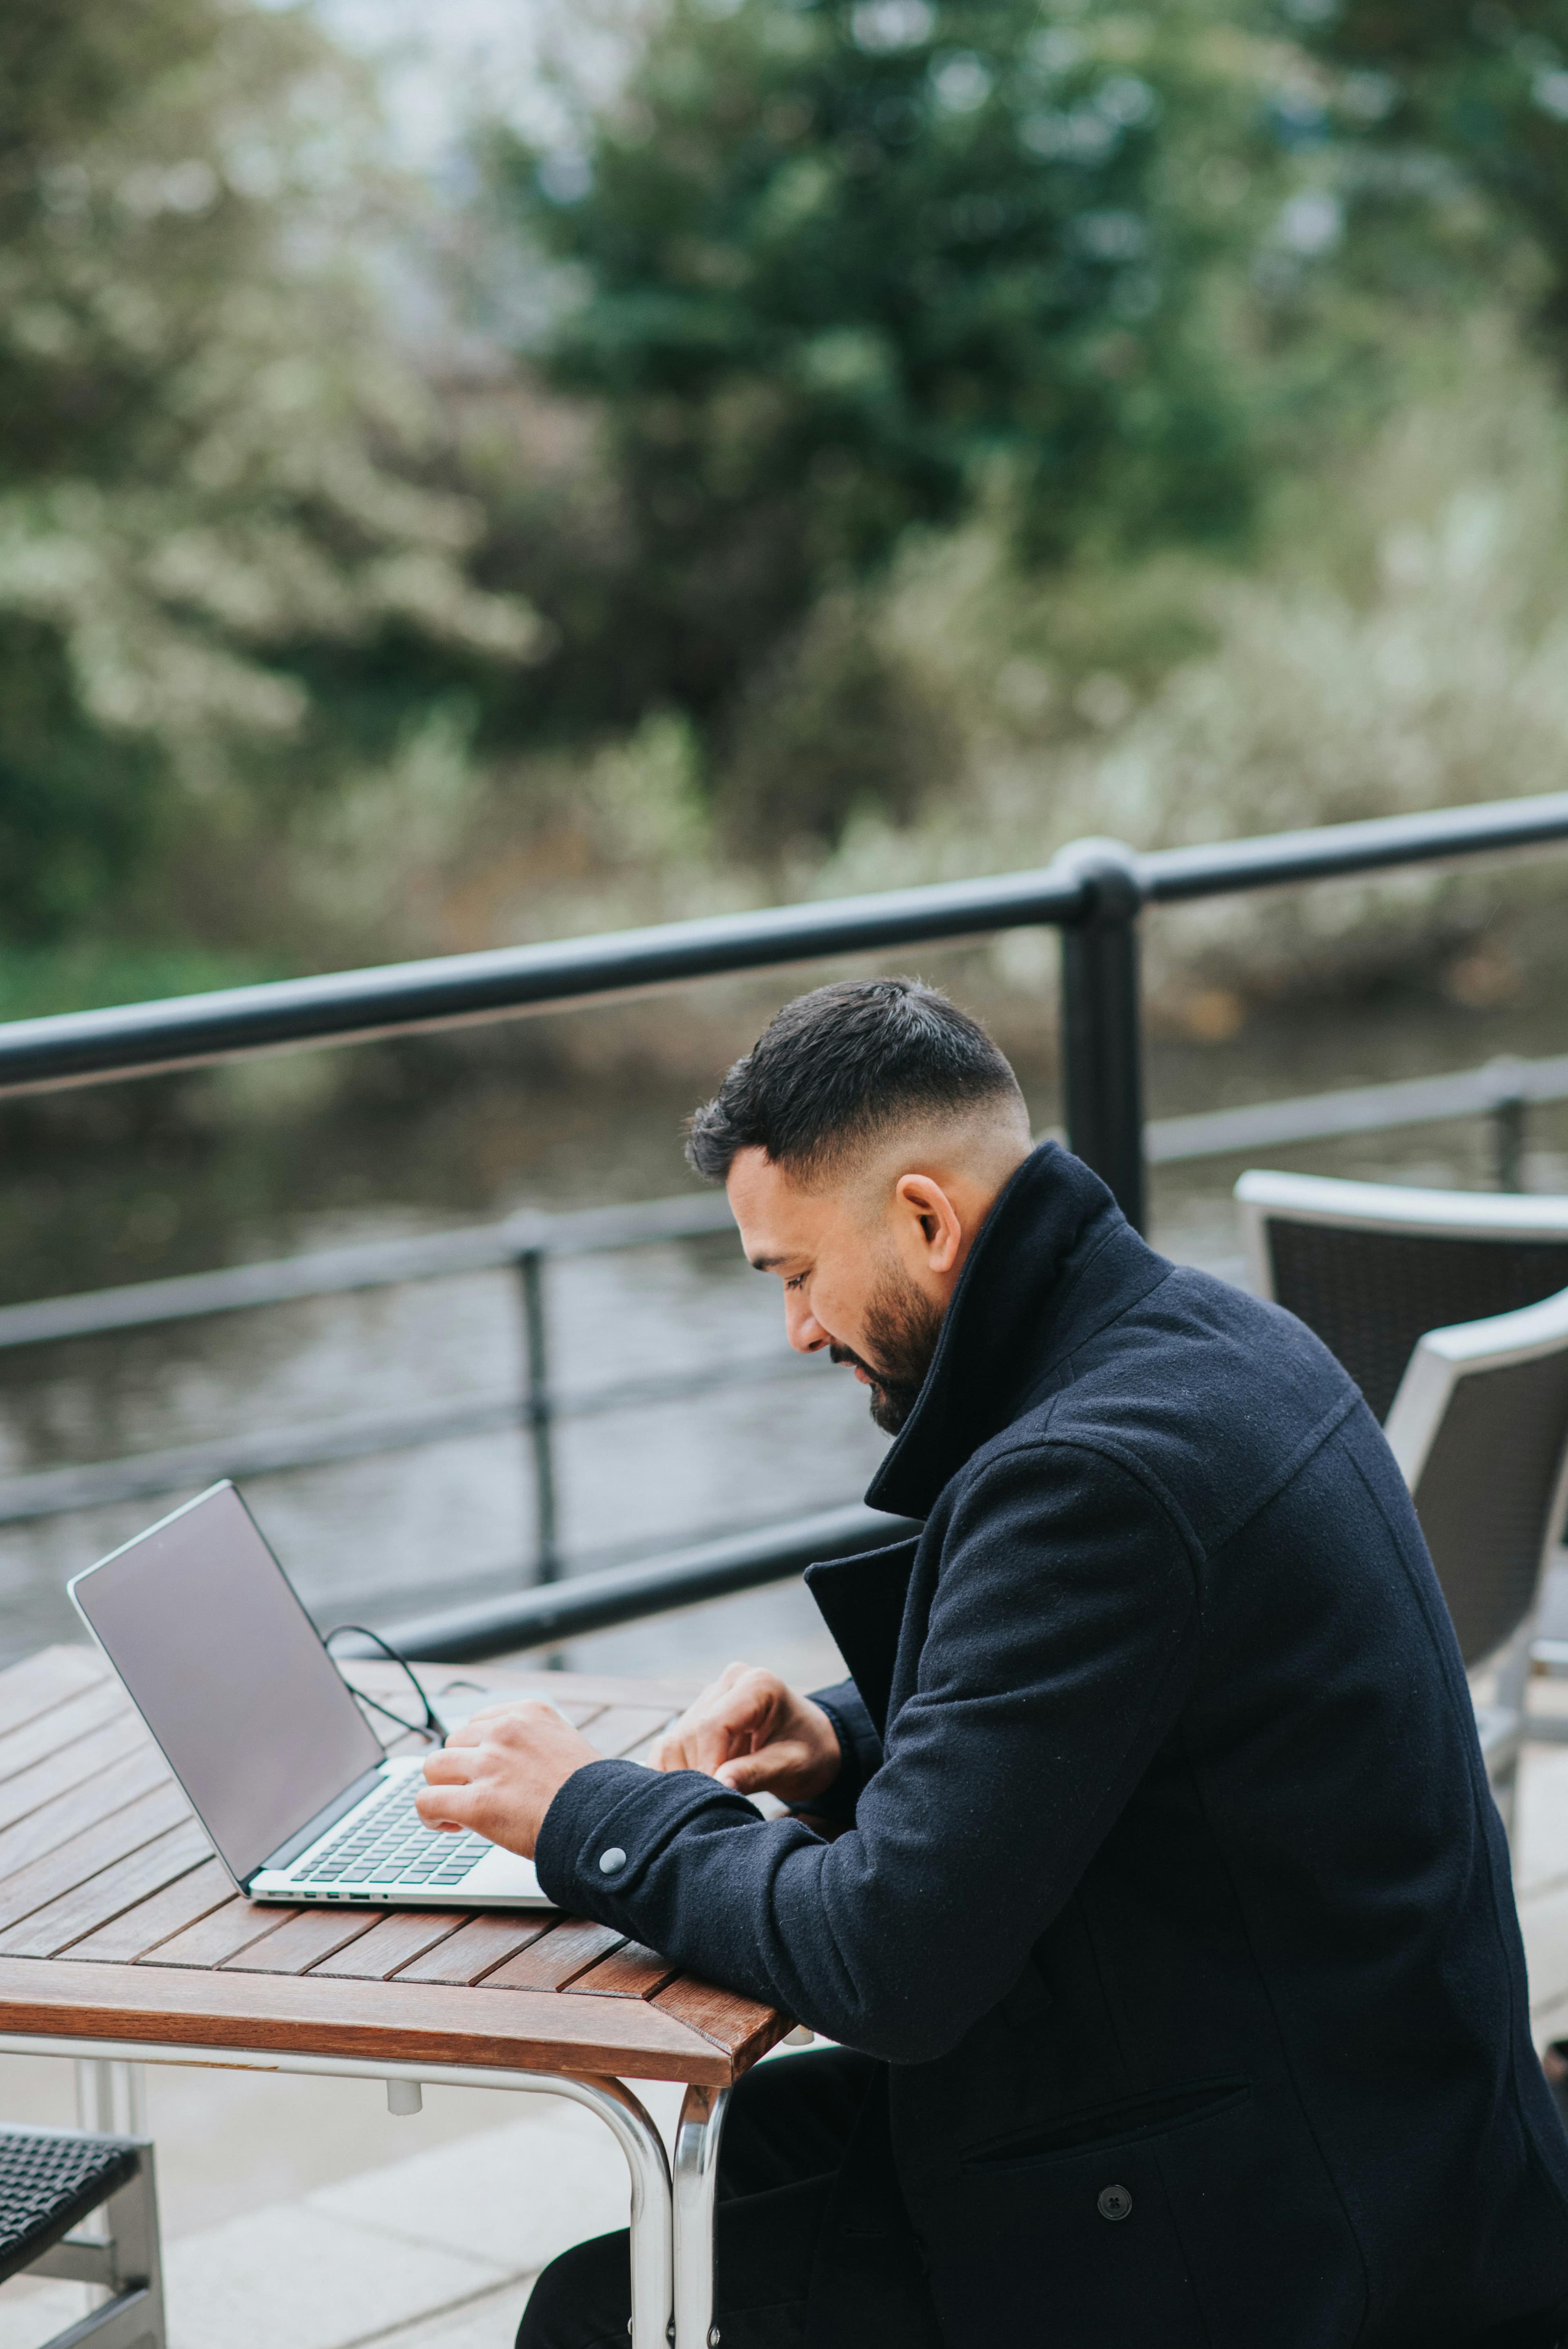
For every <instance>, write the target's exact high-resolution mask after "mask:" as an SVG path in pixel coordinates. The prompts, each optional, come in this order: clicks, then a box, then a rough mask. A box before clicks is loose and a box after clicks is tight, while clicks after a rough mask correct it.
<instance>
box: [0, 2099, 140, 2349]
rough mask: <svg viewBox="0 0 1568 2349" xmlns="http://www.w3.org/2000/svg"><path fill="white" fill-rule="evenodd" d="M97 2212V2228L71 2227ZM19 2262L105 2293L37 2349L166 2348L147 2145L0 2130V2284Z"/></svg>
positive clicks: (70, 2133) (71, 2132)
mask: <svg viewBox="0 0 1568 2349" xmlns="http://www.w3.org/2000/svg"><path fill="white" fill-rule="evenodd" d="M97 2210H101V2211H102V2213H103V2216H102V2219H101V2220H100V2221H99V2227H98V2229H97V2230H95V2231H94V2233H92V2234H91V2235H82V2234H80V2233H78V2231H77V2230H78V2228H79V2226H80V2224H81V2221H82V2220H84V2219H86V2218H88V2217H90V2215H91V2214H92V2213H93V2212H94V2211H97ZM24 2269H25V2270H26V2271H28V2272H29V2273H30V2274H32V2275H35V2276H57V2277H61V2278H63V2279H66V2280H67V2281H70V2282H77V2283H86V2284H91V2285H93V2286H95V2287H96V2288H97V2289H98V2290H99V2291H101V2292H106V2293H107V2294H108V2295H109V2297H108V2298H107V2299H106V2300H105V2301H103V2302H100V2304H99V2306H97V2307H95V2308H91V2309H89V2310H88V2313H87V2315H86V2316H83V2317H81V2318H79V2319H78V2322H77V2323H75V2324H71V2325H67V2328H66V2330H65V2331H64V2332H63V2333H56V2334H55V2335H54V2336H53V2338H52V2339H51V2340H50V2341H48V2342H46V2343H45V2344H43V2349H89V2344H90V2349H164V2344H165V2339H166V2334H165V2331H164V2322H163V2263H162V2255H161V2251H160V2248H159V2241H158V2189H157V2187H156V2184H155V2183H154V2180H153V2156H152V2147H151V2145H150V2144H148V2143H146V2142H145V2141H144V2140H142V2139H140V2138H136V2137H107V2136H104V2137H100V2136H98V2135H96V2134H95V2135H88V2132H87V2131H85V2130H80V2129H42V2128H0V2282H5V2280H6V2278H7V2277H10V2276H14V2275H19V2274H20V2273H21V2272H22V2271H23V2270H24Z"/></svg>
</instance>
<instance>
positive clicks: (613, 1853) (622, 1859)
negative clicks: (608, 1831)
mask: <svg viewBox="0 0 1568 2349" xmlns="http://www.w3.org/2000/svg"><path fill="white" fill-rule="evenodd" d="M625 1866H626V1854H625V1852H624V1851H622V1849H621V1847H620V1846H619V1844H618V1843H612V1844H611V1846H610V1847H609V1849H608V1851H601V1852H600V1854H599V1874H600V1875H601V1876H614V1875H615V1874H616V1873H617V1872H618V1869H620V1868H624V1867H625Z"/></svg>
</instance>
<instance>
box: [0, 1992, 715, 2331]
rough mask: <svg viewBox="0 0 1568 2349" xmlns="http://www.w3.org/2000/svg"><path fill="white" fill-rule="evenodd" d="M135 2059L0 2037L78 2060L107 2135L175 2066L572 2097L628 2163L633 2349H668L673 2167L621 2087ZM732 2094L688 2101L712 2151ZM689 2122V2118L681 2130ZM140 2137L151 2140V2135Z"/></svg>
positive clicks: (706, 2233) (215, 2054)
mask: <svg viewBox="0 0 1568 2349" xmlns="http://www.w3.org/2000/svg"><path fill="white" fill-rule="evenodd" d="M131 2053H132V2043H128V2042H125V2041H114V2040H103V2039H98V2040H83V2039H63V2038H54V2037H47V2036H45V2035H44V2034H42V2033H33V2032H26V2033H24V2032H0V2054H6V2055H64V2056H68V2057H70V2058H72V2059H74V2061H75V2063H76V2066H77V2085H78V2096H79V2097H80V2099H81V2105H82V2118H83V2126H84V2127H89V2128H104V2127H109V2128H112V2129H114V2130H115V2132H116V2133H119V2129H120V2128H121V2127H122V2126H123V2125H122V2124H120V2123H119V2122H117V2121H116V2120H115V2119H114V2118H113V2117H112V2116H113V2115H114V2112H115V2103H114V2099H115V2098H116V2096H117V2095H118V2096H119V2097H120V2098H121V2099H123V2100H124V2104H128V2103H129V2101H130V2097H131V2095H132V2093H133V2091H132V2085H131V2075H135V2080H136V2083H137V2087H138V2089H139V2087H140V2075H141V2065H142V2064H171V2065H174V2066H176V2067H178V2068H185V2067H190V2068H192V2069H196V2070H201V2069H203V2068H205V2067H206V2066H207V2065H214V2066H216V2067H217V2068H218V2069H220V2070H222V2071H237V2072H281V2073H303V2074H305V2075H312V2076H316V2077H318V2078H323V2079H339V2080H383V2081H386V2082H387V2083H388V2084H389V2085H392V2084H393V2083H398V2084H403V2085H408V2086H410V2087H412V2086H413V2085H415V2084H416V2083H418V2082H421V2081H424V2080H432V2081H440V2082H441V2083H443V2084H445V2085H450V2086H452V2087H462V2088H500V2089H505V2090H511V2091H514V2092H516V2091H522V2092H524V2093H526V2094H531V2095H547V2096H565V2097H566V2098H567V2099H568V2101H569V2102H571V2103H572V2104H577V2105H586V2106H587V2109H588V2111H589V2112H591V2113H597V2115H598V2117H599V2119H600V2120H601V2121H603V2122H604V2124H605V2126H606V2127H607V2129H608V2130H609V2131H610V2133H611V2135H612V2136H613V2137H614V2138H615V2140H616V2143H617V2144H618V2146H619V2147H620V2149H621V2151H622V2153H623V2154H624V2155H625V2156H626V2166H627V2168H628V2171H629V2172H630V2175H631V2349H669V2340H670V2308H671V2304H672V2302H673V2299H674V2282H673V2272H672V2261H673V2249H674V2246H673V2230H672V2223H671V2221H672V2210H671V2197H670V2163H669V2159H668V2158H667V2156H666V2154H665V2150H664V2140H663V2138H662V2137H660V2136H659V2131H658V2130H657V2129H656V2128H655V2127H654V2125H653V2123H652V2121H651V2120H650V2119H649V2116H648V2113H647V2111H646V2110H645V2109H644V2107H643V2105H642V2104H641V2102H640V2100H639V2098H638V2097H637V2096H636V2095H633V2093H632V2091H631V2090H630V2089H629V2088H628V2086H627V2085H626V2084H625V2082H624V2081H621V2080H611V2079H605V2078H601V2077H599V2076H597V2075H593V2074H585V2073H576V2072H513V2071H492V2070H488V2069H483V2068H481V2067H479V2066H478V2065H472V2064H387V2063H369V2062H367V2061H366V2060H365V2059H364V2058H362V2057H358V2056H343V2055H338V2056H332V2055H296V2054H286V2053H285V2052H283V2051H281V2050H279V2051H273V2050H265V2051H264V2050H262V2049H260V2048H240V2047H201V2046H185V2045H179V2046H174V2045H168V2046H165V2045H162V2044H159V2045H151V2044H141V2043H140V2042H137V2043H134V2055H135V2057H136V2059H137V2060H136V2061H134V2062H128V2061H127V2060H126V2059H127V2057H128V2055H130V2054H131ZM728 2094H729V2091H728V2090H727V2089H719V2090H713V2089H698V2088H694V2089H692V2090H691V2091H690V2093H689V2094H688V2096H687V2100H686V2101H687V2105H688V2106H691V2101H692V2098H693V2097H706V2098H707V2099H709V2100H710V2103H711V2106H712V2108H713V2109H712V2116H711V2127H710V2128H709V2131H708V2135H709V2137H710V2138H711V2145H712V2147H714V2148H715V2149H716V2147H717V2145H718V2136H719V2126H720V2123H721V2121H722V2113H723V2105H724V2100H725V2098H726V2096H727V2095H728ZM100 2099H101V2100H102V2101H101V2102H100ZM124 2104H122V2106H121V2109H123V2108H124ZM410 2109H411V2106H410ZM100 2112H101V2113H102V2114H103V2115H104V2117H103V2118H102V2119H100V2118H99V2113H100ZM684 2120H685V2116H684V2114H683V2115H682V2125H683V2126H684ZM140 2133H141V2134H145V2130H142V2131H141V2132H140ZM699 2134H701V2130H699ZM700 2151H701V2148H699V2152H700ZM708 2167H709V2164H708V2163H706V2162H705V2161H701V2160H700V2162H699V2180H700V2181H701V2177H702V2176H704V2175H705V2174H706V2170H707V2168H708ZM699 2199H701V2196H700V2198H699ZM711 2203H712V2192H711V2186H710V2187H709V2188H708V2189H707V2195H706V2201H705V2203H704V2204H703V2205H702V2208H703V2209H704V2210H705V2211H706V2224H705V2225H700V2226H699V2229H698V2230H697V2231H698V2233H699V2234H700V2235H701V2236H703V2237H704V2238H705V2240H706V2242H707V2244H708V2283H707V2295H708V2296H707V2299H706V2300H705V2301H704V2302H703V2305H704V2307H705V2308H711V2303H712V2251H711V2244H712V2230H711ZM704 2323H706V2320H704Z"/></svg>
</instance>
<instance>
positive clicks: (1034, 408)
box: [493, 0, 1283, 713]
mask: <svg viewBox="0 0 1568 2349" xmlns="http://www.w3.org/2000/svg"><path fill="white" fill-rule="evenodd" d="M1255 47H1256V45H1255V44H1254V43H1252V42H1251V41H1250V40H1249V39H1248V38H1247V37H1246V36H1245V35H1244V33H1243V32H1242V31H1241V30H1240V29H1237V28H1235V27H1232V26H1229V25H1228V24H1227V23H1226V21H1225V19H1224V16H1222V15H1221V14H1220V13H1219V12H1218V11H1217V9H1216V8H1215V7H1214V6H1212V5H1203V0H1191V5H1189V0H1166V5H1163V6H1161V7H1160V8H1158V10H1156V11H1153V12H1150V13H1148V14H1147V15H1137V16H1134V15H1125V16H1122V15H1117V16H1112V15H1105V16H1093V15H1090V14H1088V13H1086V12H1085V10H1083V9H1082V8H1081V7H1078V6H1075V5H1071V0H1060V5H1055V6H1054V7H1053V6H1046V7H1044V8H1042V7H1041V6H1040V5H1038V0H943V5H935V0H798V5H795V4H794V0H739V5H726V6H716V5H713V0H674V4H673V5H672V6H671V7H670V9H669V11H668V13H667V14H665V15H663V16H661V17H660V18H659V20H658V21H657V22H656V24H655V26H654V28H653V30H652V32H651V34H650V36H649V38H648V40H647V43H646V47H644V49H643V51H642V53H641V55H640V57H639V61H638V63H637V65H636V67H635V69H634V70H633V71H632V73H631V75H630V77H629V79H628V83H627V86H626V87H625V88H624V89H623V91H622V92H621V93H620V95H619V96H618V98H617V99H616V100H615V101H614V102H613V103H612V104H610V105H608V106H600V107H599V108H597V109H593V110H590V111H588V112H587V114H585V117H584V119H583V120H582V123H581V127H580V135H579V137H578V138H577V140H576V143H569V142H568V143H563V144H560V145H558V146H556V148H555V149H554V150H550V151H540V150H536V149H533V150H531V149H529V148H527V147H526V146H524V145H523V144H521V143H519V142H518V141H517V140H514V139H503V140H499V141H497V143H496V146H495V149H494V150H493V151H494V162H495V171H496V176H497V178H498V180H499V181H500V183H501V185H502V188H503V190H504V193H505V194H506V196H507V197H508V198H509V200H510V201H511V202H512V203H513V204H514V207H515V208H516V210H517V212H519V213H520V215H521V218H522V220H523V221H524V223H525V224H526V228H527V231H528V233H530V234H531V235H532V236H535V237H536V238H538V239H539V240H541V241H542V243H544V245H545V249H546V250H547V251H548V252H549V253H550V254H553V255H554V256H556V259H557V260H558V261H559V262H560V263H562V264H566V268H567V270H568V272H569V275H568V278H567V283H568V285H570V286H571V287H572V288H573V289H574V297H573V298H572V299H570V300H569V301H568V303H567V305H566V310H565V314H564V316H562V318H561V321H560V324H559V326H558V329H557V331H556V334H555V337H554V340H553V342H552V344H551V347H550V349H549V352H548V357H547V368H548V372H549V375H550V377H551V378H552V379H553V380H554V382H555V383H556V385H557V386H559V387H562V388H567V389H569V390H573V391H577V392H587V393H591V394H593V395H596V396H597V398H598V399H599V400H600V401H601V402H602V404H603V409H604V412H605V415H606V418H607V430H608V434H609V440H610V451H611V457H612V462H613V470H614V473H615V476H616V479H617V481H618V491H619V498H620V510H619V533H620V534H619V537H618V540H616V539H611V538H607V541H606V543H607V544H608V545H609V546H610V548H611V553H610V555H609V556H608V558H607V561H606V563H605V565H604V568H603V569H602V570H601V574H600V579H599V602H598V604H597V606H596V605H595V604H594V601H593V598H592V595H591V594H584V593H582V592H579V593H578V595H577V601H576V609H575V610H574V611H573V612H571V613H570V614H569V615H568V614H565V613H564V614H563V615H562V616H563V622H564V633H565V634H566V636H567V638H568V640H569V641H573V642H575V643H576V645H577V647H579V648H581V647H588V646H591V647H592V660H591V666H592V670H593V672H594V674H595V675H596V676H597V679H598V682H599V684H600V687H601V689H602V688H603V684H604V678H605V671H606V665H607V655H608V654H609V653H611V652H612V650H613V653H614V655H615V665H616V668H617V670H618V673H619V676H620V678H621V682H622V688H623V690H624V691H626V692H628V693H629V694H630V695H632V696H634V697H635V696H641V697H644V698H646V697H649V696H654V695H658V694H660V693H662V694H665V695H669V696H672V697H673V698H676V699H678V700H679V701H680V702H681V703H683V704H684V705H685V706H686V707H688V708H690V709H694V710H696V711H698V712H700V713H706V712H711V711H712V710H713V709H715V707H717V706H720V705H722V704H723V702H724V701H725V700H726V698H728V697H730V696H732V694H733V692H734V691H735V688H736V687H737V684H738V682H739V681H740V680H741V679H742V678H743V677H744V676H745V674H746V673H747V671H748V669H749V667H751V666H752V665H753V664H754V663H755V661H756V660H757V659H758V658H759V657H761V656H764V655H765V654H766V653H767V649H768V647H770V645H771V644H773V643H774V641H775V640H776V639H777V638H778V637H779V636H780V635H781V633H782V632H784V631H785V630H786V629H787V628H788V627H789V626H790V625H791V624H792V623H793V622H794V620H795V619H796V618H797V617H798V616H799V615H800V614H801V613H802V612H803V610H804V609H805V607H806V606H807V605H808V604H809V603H810V602H811V601H812V599H813V597H814V596H815V595H816V594H817V593H818V592H819V590H820V589H821V588H822V586H823V585H824V584H825V583H831V581H832V580H833V579H834V578H835V577H837V576H843V575H852V574H855V573H857V572H859V571H863V570H864V569H865V568H866V567H867V565H869V564H874V563H875V562H876V561H877V558H879V557H880V556H882V555H883V554H886V553H887V552H888V549H889V548H890V547H891V546H892V544H893V543H894V542H895V541H896V540H897V539H898V536H899V534H900V533H902V532H904V531H905V530H906V529H907V528H908V527H909V524H911V523H919V522H941V521H944V520H947V519H949V518H950V517H952V516H954V515H955V514H956V513H957V512H960V511H961V508H962V506H963V504H964V502H965V501H966V500H967V499H968V498H969V497H970V496H971V493H972V492H974V490H975V489H976V488H977V486H978V485H979V484H980V482H981V481H982V480H984V481H988V482H989V483H990V485H991V487H992V492H993V493H994V490H995V484H996V480H997V477H998V475H999V474H1000V475H1001V476H1002V478H1003V479H1004V481H1005V482H1006V492H1005V495H1006V500H1007V502H1008V503H1009V505H1010V508H1011V511H1012V515H1013V517H1014V525H1015V528H1016V532H1017V534H1018V538H1019V540H1020V542H1021V543H1022V545H1023V548H1024V549H1025V550H1026V551H1027V553H1028V554H1031V555H1032V556H1033V557H1035V558H1044V559H1050V558H1054V557H1056V556H1059V555H1060V554H1062V553H1063V552H1064V550H1065V549H1067V548H1068V547H1070V546H1072V545H1073V544H1074V543H1077V542H1079V541H1081V540H1082V539H1083V538H1084V537H1085V534H1092V535H1094V536H1096V537H1097V538H1099V539H1101V540H1102V541H1107V542H1110V543H1118V542H1119V543H1125V544H1128V545H1131V544H1137V543H1146V542H1147V541H1149V540H1151V539H1155V538H1158V537H1162V536H1173V535H1174V536H1179V537H1183V538H1187V539H1189V540H1190V539H1209V540H1214V539H1220V538H1224V537H1227V536H1233V535H1234V534H1235V533H1238V531H1239V530H1241V528H1243V527H1244V525H1245V523H1246V519H1247V516H1248V514H1249V512H1250V508H1251V501H1252V496H1253V492H1254V487H1255V481H1256V471H1257V462H1258V447H1257V439H1256V430H1255V426H1256V416H1255V413H1254V408H1253V401H1252V397H1251V386H1250V384H1249V381H1248V366H1249V357H1248V348H1247V329H1246V327H1245V326H1244V324H1242V323H1241V321H1240V320H1239V316H1238V302H1237V291H1238V287H1237V273H1236V271H1235V269H1234V267H1233V266H1231V268H1230V269H1229V272H1228V271H1227V268H1226V266H1225V264H1234V263H1235V262H1236V260H1237V259H1238V257H1239V256H1241V255H1243V254H1248V253H1250V251H1251V245H1252V243H1253V242H1254V241H1255V238H1256V234H1257V227H1258V222H1259V220H1260V218H1261V217H1262V212H1263V211H1264V210H1265V209H1266V207H1267V206H1268V204H1269V203H1270V202H1272V203H1274V204H1276V205H1277V202H1278V200H1279V199H1278V192H1277V191H1278V188H1279V185H1280V182H1281V174H1282V158H1283V150H1282V148H1281V147H1280V145H1279V142H1278V141H1277V140H1272V138H1271V137H1270V135H1269V133H1268V129H1267V126H1266V123H1265V120H1264V116H1263V109H1262V105H1261V103H1260V98H1259V78H1258V67H1257V57H1256V55H1255V53H1254V52H1255ZM1217 157H1222V158H1224V159H1225V161H1224V170H1225V171H1226V172H1228V173H1229V175H1230V176H1229V178H1228V179H1217V178H1216V176H1215V174H1214V171H1213V170H1212V168H1211V166H1212V165H1213V163H1214V160H1215V159H1216V158H1217ZM1238 181H1239V182H1240V187H1239V189H1238V185H1237V182H1238ZM578 584H579V591H580V578H579V583H578ZM530 585H534V580H533V578H532V577H531V578H530ZM623 650H624V651H625V652H626V653H627V654H628V658H627V659H626V660H625V661H624V662H623V661H622V659H621V655H622V653H623ZM612 689H613V688H612Z"/></svg>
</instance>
